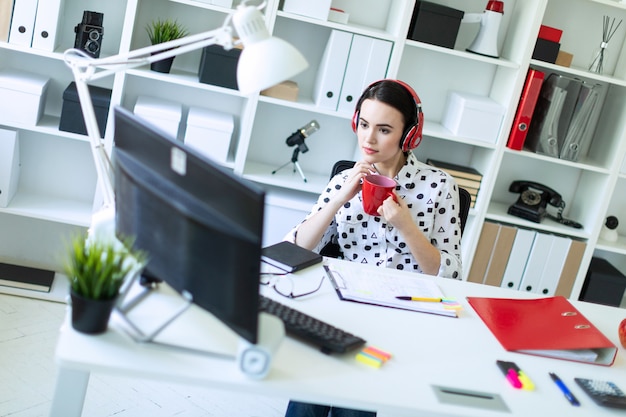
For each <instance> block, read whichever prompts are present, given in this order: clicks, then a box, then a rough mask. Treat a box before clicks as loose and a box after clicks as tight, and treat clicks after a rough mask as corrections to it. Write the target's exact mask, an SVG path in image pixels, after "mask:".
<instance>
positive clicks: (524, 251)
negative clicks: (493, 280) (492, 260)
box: [500, 229, 536, 290]
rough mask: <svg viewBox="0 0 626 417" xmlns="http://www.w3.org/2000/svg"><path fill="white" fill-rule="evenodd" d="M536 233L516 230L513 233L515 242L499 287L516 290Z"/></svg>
mask: <svg viewBox="0 0 626 417" xmlns="http://www.w3.org/2000/svg"><path fill="white" fill-rule="evenodd" d="M535 235H536V232H535V231H533V230H527V229H518V230H517V233H515V240H514V241H513V247H512V248H511V256H509V261H508V262H507V264H506V269H505V270H504V275H503V276H502V284H500V286H501V287H504V288H510V289H513V290H517V289H518V288H519V285H520V282H521V280H522V274H523V273H524V268H526V261H527V260H528V255H529V254H530V249H531V248H532V245H533V241H534V240H535Z"/></svg>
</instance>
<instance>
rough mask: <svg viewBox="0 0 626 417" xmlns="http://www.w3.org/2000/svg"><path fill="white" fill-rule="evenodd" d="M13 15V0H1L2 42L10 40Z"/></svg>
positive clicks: (0, 22) (0, 34)
mask: <svg viewBox="0 0 626 417" xmlns="http://www.w3.org/2000/svg"><path fill="white" fill-rule="evenodd" d="M12 15H13V0H0V42H8V41H9V30H10V29H11V16H12Z"/></svg>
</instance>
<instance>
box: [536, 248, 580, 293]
mask: <svg viewBox="0 0 626 417" xmlns="http://www.w3.org/2000/svg"><path fill="white" fill-rule="evenodd" d="M571 242H572V240H571V239H570V238H567V237H561V236H552V246H550V253H549V254H548V259H547V260H546V264H545V266H544V268H543V272H542V273H541V279H540V280H539V286H538V291H537V292H538V293H539V294H541V295H550V296H553V295H554V294H555V292H556V287H557V285H558V283H559V279H560V278H561V271H563V267H564V266H565V260H566V259H567V255H568V254H569V247H570V244H571Z"/></svg>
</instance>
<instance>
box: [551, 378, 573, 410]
mask: <svg viewBox="0 0 626 417" xmlns="http://www.w3.org/2000/svg"><path fill="white" fill-rule="evenodd" d="M550 378H552V380H553V381H554V383H555V384H556V385H557V387H559V389H560V390H561V392H563V395H565V398H567V401H569V402H570V403H571V404H572V405H575V406H579V405H580V403H579V402H578V400H577V399H576V397H574V394H572V392H571V391H570V390H569V388H567V386H566V385H565V384H564V383H563V381H561V378H559V377H558V376H557V375H556V374H555V373H553V372H550Z"/></svg>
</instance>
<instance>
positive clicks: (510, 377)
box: [496, 361, 523, 389]
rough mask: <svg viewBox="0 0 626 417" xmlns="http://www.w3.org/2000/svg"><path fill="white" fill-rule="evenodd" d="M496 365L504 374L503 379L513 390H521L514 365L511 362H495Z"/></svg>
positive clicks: (520, 383)
mask: <svg viewBox="0 0 626 417" xmlns="http://www.w3.org/2000/svg"><path fill="white" fill-rule="evenodd" d="M496 365H498V368H500V370H501V371H502V373H503V374H504V377H505V378H506V380H507V381H509V383H510V384H511V385H512V386H513V388H518V389H519V388H522V387H523V384H522V381H520V379H519V375H518V374H517V371H516V370H515V368H516V367H515V364H514V363H513V362H505V361H496Z"/></svg>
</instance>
